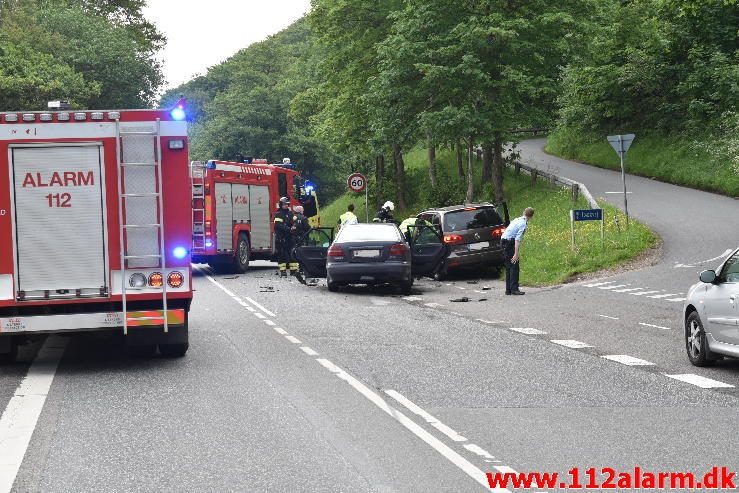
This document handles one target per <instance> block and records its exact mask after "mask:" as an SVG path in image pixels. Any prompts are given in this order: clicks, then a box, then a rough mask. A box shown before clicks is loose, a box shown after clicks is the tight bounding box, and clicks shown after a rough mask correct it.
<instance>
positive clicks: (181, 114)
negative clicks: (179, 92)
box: [169, 104, 187, 122]
mask: <svg viewBox="0 0 739 493" xmlns="http://www.w3.org/2000/svg"><path fill="white" fill-rule="evenodd" d="M169 114H170V116H171V117H172V119H173V120H176V121H178V122H179V121H182V120H184V119H185V118H187V113H185V108H184V107H183V106H182V105H181V104H180V105H177V106H175V107H174V109H172V111H170V112H169Z"/></svg>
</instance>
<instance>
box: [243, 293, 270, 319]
mask: <svg viewBox="0 0 739 493" xmlns="http://www.w3.org/2000/svg"><path fill="white" fill-rule="evenodd" d="M244 298H246V301H248V302H249V303H251V304H252V305H254V306H256V307H257V308H259V309H260V310H262V311H263V312H264V313H266V314H267V315H269V316H270V317H272V318H274V317H276V316H277V315H275V314H274V313H272V312H271V311H269V310H267V309H266V308H264V307H263V306H262V305H260V304H259V303H257V302H256V301H254V300H253V299H251V298H249V297H248V296H245V297H244Z"/></svg>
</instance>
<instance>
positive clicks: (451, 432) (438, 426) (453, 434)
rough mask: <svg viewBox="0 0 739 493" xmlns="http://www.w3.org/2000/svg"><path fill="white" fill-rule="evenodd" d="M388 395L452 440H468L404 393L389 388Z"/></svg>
mask: <svg viewBox="0 0 739 493" xmlns="http://www.w3.org/2000/svg"><path fill="white" fill-rule="evenodd" d="M385 393H386V394H387V395H389V396H390V397H392V398H393V399H395V400H396V401H398V402H399V403H400V404H402V405H403V406H404V407H405V408H406V409H408V410H409V411H410V412H412V413H413V414H417V415H418V416H421V417H422V418H423V419H424V420H426V422H427V423H428V424H430V425H431V426H433V427H434V428H436V429H437V430H439V431H440V432H442V433H443V434H445V435H446V436H448V437H449V438H450V439H451V440H452V441H454V442H466V441H467V439H466V438H465V437H463V436H462V435H460V434H459V433H457V432H456V431H454V430H453V429H451V428H449V427H448V426H447V425H445V424H444V423H442V422H441V421H439V420H438V419H436V418H435V417H433V416H431V415H430V414H429V413H427V412H426V411H424V410H423V409H422V408H420V407H419V406H417V405H416V404H414V403H413V402H412V401H410V400H409V399H407V398H406V397H405V396H404V395H403V394H401V393H400V392H397V391H395V390H391V389H388V390H386V391H385Z"/></svg>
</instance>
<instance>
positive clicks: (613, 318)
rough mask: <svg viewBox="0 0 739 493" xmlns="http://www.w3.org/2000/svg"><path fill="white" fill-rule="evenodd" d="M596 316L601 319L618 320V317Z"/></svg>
mask: <svg viewBox="0 0 739 493" xmlns="http://www.w3.org/2000/svg"><path fill="white" fill-rule="evenodd" d="M598 316H599V317H603V318H610V319H611V320H619V318H618V317H610V316H608V315H598Z"/></svg>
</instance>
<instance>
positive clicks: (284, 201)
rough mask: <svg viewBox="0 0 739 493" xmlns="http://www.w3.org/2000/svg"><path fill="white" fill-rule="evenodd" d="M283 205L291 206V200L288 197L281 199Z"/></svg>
mask: <svg viewBox="0 0 739 493" xmlns="http://www.w3.org/2000/svg"><path fill="white" fill-rule="evenodd" d="M282 204H287V205H290V199H289V198H287V197H282V198H280V205H282Z"/></svg>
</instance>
